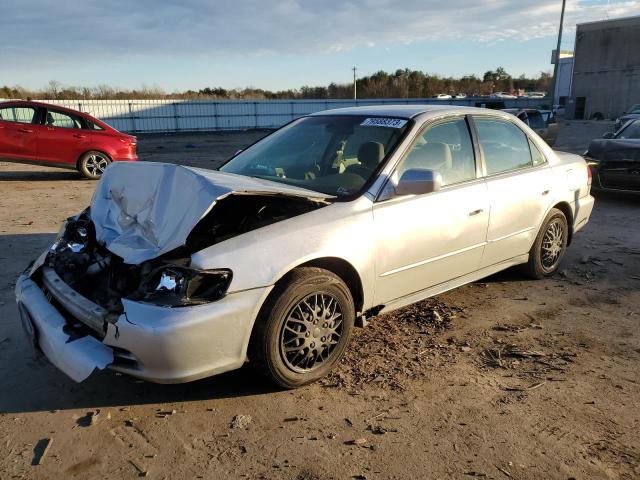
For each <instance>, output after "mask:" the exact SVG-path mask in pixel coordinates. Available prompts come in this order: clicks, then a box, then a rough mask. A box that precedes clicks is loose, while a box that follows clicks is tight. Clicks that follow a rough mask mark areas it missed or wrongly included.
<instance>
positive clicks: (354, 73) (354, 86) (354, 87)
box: [351, 67, 358, 100]
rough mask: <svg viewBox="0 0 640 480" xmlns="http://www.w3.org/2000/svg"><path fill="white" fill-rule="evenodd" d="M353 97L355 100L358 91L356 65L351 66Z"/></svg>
mask: <svg viewBox="0 0 640 480" xmlns="http://www.w3.org/2000/svg"><path fill="white" fill-rule="evenodd" d="M351 70H353V99H354V100H356V99H357V98H358V92H357V90H356V67H353V68H352V69H351Z"/></svg>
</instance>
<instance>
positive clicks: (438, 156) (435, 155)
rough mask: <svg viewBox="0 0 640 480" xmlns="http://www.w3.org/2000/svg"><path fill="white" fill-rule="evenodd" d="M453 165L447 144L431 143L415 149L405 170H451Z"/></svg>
mask: <svg viewBox="0 0 640 480" xmlns="http://www.w3.org/2000/svg"><path fill="white" fill-rule="evenodd" d="M452 164H453V159H452V158H451V150H450V149H449V146H448V145H447V144H446V143H441V142H429V143H425V144H423V145H420V146H416V147H415V148H414V149H413V151H412V152H411V153H410V154H409V156H408V157H407V160H406V161H405V166H404V169H405V170H408V169H410V168H426V169H430V170H438V169H441V168H443V167H445V168H451V167H452Z"/></svg>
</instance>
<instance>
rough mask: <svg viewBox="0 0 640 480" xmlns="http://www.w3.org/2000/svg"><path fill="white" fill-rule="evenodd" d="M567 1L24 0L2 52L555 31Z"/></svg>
mask: <svg viewBox="0 0 640 480" xmlns="http://www.w3.org/2000/svg"><path fill="white" fill-rule="evenodd" d="M559 11H560V1H559V0H518V1H512V0H511V1H509V0H477V1H474V2H470V1H468V0H448V1H446V2H443V1H442V0H402V1H398V0H323V1H310V0H273V1H264V0H235V1H232V0H217V1H211V0H180V1H177V0H173V1H172V0H165V1H153V0H136V1H130V0H111V1H109V2H105V1H104V0H99V1H96V0H66V1H63V2H49V1H45V0H21V1H20V2H7V4H6V5H4V6H3V12H2V18H1V19H0V45H2V48H0V61H2V62H3V65H5V66H6V65H7V64H8V63H7V62H17V63H18V64H28V65H29V64H30V65H37V64H39V63H41V62H44V63H45V64H47V63H48V64H66V63H77V62H79V61H82V62H101V61H105V60H113V59H118V58H124V57H136V56H149V55H151V56H160V57H162V56H167V57H181V58H185V57H187V58H191V59H193V58H196V59H198V58H202V59H203V61H204V60H206V59H210V58H216V57H221V56H222V57H225V56H234V57H238V56H248V57H255V56H265V55H273V54H277V55H282V54H326V53H332V52H342V51H346V50H350V49H353V48H356V47H380V46H382V47H386V46H389V45H393V44H411V43H413V42H418V41H424V40H443V39H444V40H452V41H455V40H470V41H475V42H488V43H489V42H491V43H493V42H501V41H527V40H531V39H536V38H544V37H552V36H553V35H555V34H556V32H557V28H558V21H559ZM639 13H640V0H624V1H617V2H616V1H613V2H612V4H611V5H607V3H605V2H598V1H589V2H582V1H578V0H569V1H568V2H567V14H566V18H565V25H566V30H565V31H567V32H568V33H569V34H570V32H572V31H573V30H574V29H575V24H576V23H579V22H584V21H591V20H600V19H604V18H606V17H607V16H609V17H610V18H613V17H619V16H625V15H632V14H639Z"/></svg>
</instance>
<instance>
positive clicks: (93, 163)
mask: <svg viewBox="0 0 640 480" xmlns="http://www.w3.org/2000/svg"><path fill="white" fill-rule="evenodd" d="M85 165H86V168H87V171H88V172H89V173H90V174H91V175H93V176H101V175H102V174H103V173H104V171H105V169H106V168H107V166H109V160H107V159H106V158H105V157H103V156H102V155H98V154H97V153H94V154H92V155H90V156H89V158H87V161H86V163H85Z"/></svg>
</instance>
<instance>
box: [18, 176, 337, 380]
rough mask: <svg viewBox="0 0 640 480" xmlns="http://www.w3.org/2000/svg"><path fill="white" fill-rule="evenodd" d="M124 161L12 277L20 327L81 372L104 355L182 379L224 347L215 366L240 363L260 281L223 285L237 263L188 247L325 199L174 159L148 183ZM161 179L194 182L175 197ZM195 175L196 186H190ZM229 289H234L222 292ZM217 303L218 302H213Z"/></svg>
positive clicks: (66, 367) (70, 371)
mask: <svg viewBox="0 0 640 480" xmlns="http://www.w3.org/2000/svg"><path fill="white" fill-rule="evenodd" d="M158 165H160V164H158ZM117 167H119V165H115V166H112V167H110V169H109V170H107V174H105V176H104V177H103V179H102V180H101V182H100V184H99V185H98V188H97V190H96V194H95V195H94V199H93V201H92V205H91V207H90V208H88V209H87V210H85V211H84V212H82V213H80V214H79V215H77V216H75V217H71V218H69V219H68V220H67V221H66V222H65V224H64V226H63V228H62V230H61V231H60V233H59V234H58V237H57V238H56V240H55V242H54V243H53V244H52V245H51V247H50V248H49V249H48V250H47V251H46V252H44V253H43V254H42V255H41V256H40V257H39V258H38V260H36V262H35V263H34V264H33V265H32V266H31V267H30V268H29V270H28V271H27V272H25V274H23V275H22V276H21V277H20V279H19V281H18V283H17V284H16V297H17V301H18V306H19V310H20V314H21V318H22V322H23V325H24V327H25V330H26V331H27V333H29V335H30V336H31V337H32V339H33V340H34V344H35V345H36V346H37V347H38V348H39V349H40V350H42V352H44V353H45V355H46V356H47V357H48V358H49V360H51V362H52V363H54V365H56V366H57V367H58V368H60V369H61V370H62V371H63V372H65V373H66V374H67V375H69V376H70V377H71V378H73V379H74V380H76V381H82V380H84V379H85V378H86V377H87V376H89V375H90V374H91V372H92V371H93V370H95V369H96V368H97V369H103V368H105V367H110V368H114V369H116V370H119V371H124V372H126V373H130V374H133V375H136V376H139V377H141V378H147V379H150V380H154V381H161V382H174V381H187V380H191V379H195V378H200V377H202V376H205V375H204V374H203V373H202V372H204V368H205V367H201V369H200V370H197V369H196V368H195V366H194V365H193V362H194V361H195V360H194V359H197V361H199V362H204V360H202V359H203V358H205V357H206V355H212V354H217V355H219V356H220V357H221V358H220V359H213V360H210V361H209V367H210V368H209V367H207V368H209V370H208V371H209V372H218V371H224V370H225V369H227V370H228V369H230V368H229V366H230V365H236V366H239V365H238V363H239V362H240V364H241V362H242V361H243V360H244V359H242V358H240V353H239V352H240V351H241V350H242V349H241V348H238V347H237V346H235V345H236V344H237V343H238V342H239V339H241V338H242V337H243V336H246V332H245V331H244V330H243V328H245V327H244V326H243V325H244V324H243V323H241V322H238V318H239V317H240V318H241V317H242V316H247V315H249V313H248V312H249V311H250V310H251V309H253V308H254V305H252V303H255V302H256V300H257V298H258V297H259V294H260V292H259V291H258V289H256V291H255V292H250V293H244V294H236V295H230V294H229V295H227V293H228V290H229V287H230V285H231V282H232V279H233V272H232V271H231V270H230V269H229V268H225V266H224V265H222V266H221V268H217V269H211V270H201V269H197V268H193V267H192V265H191V255H192V254H193V253H196V252H198V251H200V250H202V249H204V248H206V247H209V246H211V245H214V244H216V243H219V242H222V241H225V240H227V239H230V238H233V237H235V236H238V235H241V234H242V233H245V232H249V231H251V230H255V229H258V228H262V227H264V226H267V225H269V224H272V223H275V222H280V221H282V220H286V219H287V218H291V217H293V216H297V215H300V214H303V213H306V212H309V211H311V210H315V209H317V208H320V207H322V206H324V205H326V204H327V202H326V201H325V200H323V199H320V198H306V197H304V196H303V195H300V194H297V195H286V194H283V192H278V191H258V192H254V191H250V189H237V191H234V190H233V189H232V188H231V186H230V185H229V181H230V180H229V179H228V178H225V179H224V182H222V183H223V184H225V182H226V184H225V185H224V186H223V187H221V185H220V184H219V183H215V182H212V181H211V179H208V178H205V180H206V181H203V177H202V176H201V175H199V174H198V173H197V172H191V171H187V172H185V171H184V170H189V169H185V168H184V167H177V166H172V165H171V166H169V165H164V166H162V168H158V167H153V168H151V174H152V175H151V177H153V176H154V172H155V174H156V176H157V178H156V179H155V180H156V183H153V182H152V183H148V182H147V183H145V184H144V185H149V186H148V187H144V188H143V187H141V186H140V185H142V184H137V185H136V182H135V177H136V175H138V174H139V173H140V166H138V165H137V166H136V168H135V169H133V170H132V169H130V168H128V167H125V168H126V169H128V170H129V172H126V171H124V169H122V167H120V168H121V169H122V171H121V172H120V173H121V174H120V175H118V169H117ZM114 172H115V173H114ZM132 172H133V173H134V174H135V175H130V173H132ZM158 175H159V176H158ZM220 175H224V174H220ZM147 176H149V175H147ZM168 177H170V178H168ZM189 178H191V180H192V181H191V182H189V181H188V179H189ZM147 180H149V179H147ZM152 180H153V178H152ZM132 181H133V183H132ZM163 184H165V185H166V184H170V185H172V187H171V188H170V190H174V191H175V188H177V186H182V188H183V189H185V192H189V193H185V194H184V195H182V196H181V197H179V198H178V199H177V200H175V201H174V202H173V203H172V202H171V197H170V196H167V195H165V194H164V193H163V192H162V191H161V190H159V189H158V185H163ZM193 185H196V186H197V187H198V188H191V190H188V187H189V186H193ZM167 232H170V233H169V234H168V233H167ZM226 296H231V297H235V298H233V299H231V300H228V301H227V300H225V301H224V302H220V301H221V300H222V299H224V298H225V297H226ZM218 303H219V304H221V305H220V306H219V307H216V310H214V309H213V308H208V307H207V306H214V305H217V304H218ZM201 306H204V307H205V308H203V309H199V307H201ZM245 323H246V322H245ZM216 329H217V330H216ZM220 329H222V330H224V334H225V335H228V336H230V337H226V336H225V335H220V333H222V332H219V330H220ZM214 334H218V337H219V339H217V341H219V342H220V345H221V346H220V347H219V348H218V349H217V350H218V351H217V352H216V349H215V348H213V353H212V352H203V350H204V349H207V350H210V349H211V348H212V346H214V345H213V344H214V341H213V340H211V339H207V335H209V336H211V335H214ZM203 335H204V337H203ZM199 337H202V338H199ZM235 337H238V339H236V338H235ZM226 338H233V341H228V340H226V341H225V339H226ZM230 345H234V346H233V347H231V346H230ZM190 350H193V351H190ZM218 360H219V361H218ZM190 362H191V363H190ZM211 365H213V366H211ZM217 365H222V366H217Z"/></svg>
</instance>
